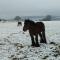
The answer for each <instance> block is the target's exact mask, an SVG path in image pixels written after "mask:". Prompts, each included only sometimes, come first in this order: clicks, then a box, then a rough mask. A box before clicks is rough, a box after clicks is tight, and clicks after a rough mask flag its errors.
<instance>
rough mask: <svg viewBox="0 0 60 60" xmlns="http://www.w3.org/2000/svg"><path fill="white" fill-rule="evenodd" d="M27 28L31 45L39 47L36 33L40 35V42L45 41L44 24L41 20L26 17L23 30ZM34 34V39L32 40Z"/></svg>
mask: <svg viewBox="0 0 60 60" xmlns="http://www.w3.org/2000/svg"><path fill="white" fill-rule="evenodd" d="M27 30H29V34H30V37H31V42H32V44H31V46H35V47H39V46H40V45H39V42H38V35H39V36H40V43H45V44H46V43H47V41H46V36H45V25H44V23H43V22H34V21H32V20H29V19H26V20H25V21H24V26H23V31H24V32H25V31H27ZM34 36H35V40H34Z"/></svg>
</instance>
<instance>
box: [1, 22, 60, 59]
mask: <svg viewBox="0 0 60 60" xmlns="http://www.w3.org/2000/svg"><path fill="white" fill-rule="evenodd" d="M22 23H23V22H22ZM44 23H45V27H46V38H47V42H48V44H40V47H31V39H30V36H29V33H28V31H27V32H23V25H22V26H19V27H17V22H5V23H3V22H0V60H60V28H59V27H60V22H59V21H46V22H44Z"/></svg>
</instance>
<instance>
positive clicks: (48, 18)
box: [42, 15, 52, 21]
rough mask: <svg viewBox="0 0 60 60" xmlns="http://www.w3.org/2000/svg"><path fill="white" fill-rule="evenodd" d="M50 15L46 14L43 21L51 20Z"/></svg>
mask: <svg viewBox="0 0 60 60" xmlns="http://www.w3.org/2000/svg"><path fill="white" fill-rule="evenodd" d="M51 19H52V16H51V15H47V16H46V17H45V18H43V19H42V20H43V21H51Z"/></svg>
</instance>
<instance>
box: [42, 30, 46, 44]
mask: <svg viewBox="0 0 60 60" xmlns="http://www.w3.org/2000/svg"><path fill="white" fill-rule="evenodd" d="M42 36H43V43H47V41H46V37H45V31H42Z"/></svg>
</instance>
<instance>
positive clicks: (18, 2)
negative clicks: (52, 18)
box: [0, 0, 60, 17]
mask: <svg viewBox="0 0 60 60" xmlns="http://www.w3.org/2000/svg"><path fill="white" fill-rule="evenodd" d="M47 14H51V15H60V0H0V17H12V16H16V15H19V16H37V15H38V16H39V15H40V16H41V15H47Z"/></svg>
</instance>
